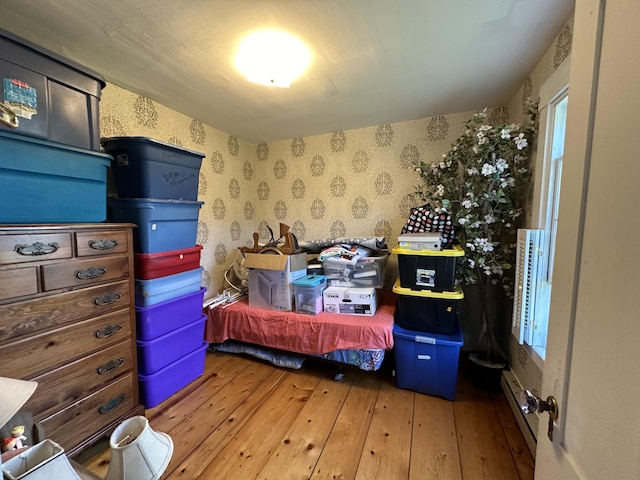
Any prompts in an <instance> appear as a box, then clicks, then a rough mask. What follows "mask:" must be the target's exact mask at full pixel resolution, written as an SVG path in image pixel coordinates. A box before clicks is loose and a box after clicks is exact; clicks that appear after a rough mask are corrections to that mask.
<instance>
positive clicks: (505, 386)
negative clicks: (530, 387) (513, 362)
mask: <svg viewBox="0 0 640 480" xmlns="http://www.w3.org/2000/svg"><path fill="white" fill-rule="evenodd" d="M500 384H501V385H502V390H503V391H504V394H505V396H506V397H507V402H508V403H509V406H510V407H511V410H513V415H514V416H515V417H516V422H517V423H518V427H520V431H521V432H522V436H523V437H524V440H525V442H527V446H528V447H529V451H530V452H531V455H533V458H534V459H535V458H536V444H537V439H536V437H537V433H538V420H539V418H538V414H537V413H534V414H532V415H525V414H524V413H522V410H520V402H519V401H518V396H519V395H520V392H521V391H522V390H523V388H522V386H521V385H520V382H519V381H518V378H517V377H516V376H515V375H514V374H513V372H511V370H504V371H503V372H502V379H501V381H500Z"/></svg>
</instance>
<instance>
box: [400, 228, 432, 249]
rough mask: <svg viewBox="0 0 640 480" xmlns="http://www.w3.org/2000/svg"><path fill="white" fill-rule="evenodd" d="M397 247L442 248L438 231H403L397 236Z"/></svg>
mask: <svg viewBox="0 0 640 480" xmlns="http://www.w3.org/2000/svg"><path fill="white" fill-rule="evenodd" d="M398 247H400V248H406V249H407V250H436V251H440V250H442V234H441V233H440V232H424V233H404V234H402V235H400V236H399V237H398Z"/></svg>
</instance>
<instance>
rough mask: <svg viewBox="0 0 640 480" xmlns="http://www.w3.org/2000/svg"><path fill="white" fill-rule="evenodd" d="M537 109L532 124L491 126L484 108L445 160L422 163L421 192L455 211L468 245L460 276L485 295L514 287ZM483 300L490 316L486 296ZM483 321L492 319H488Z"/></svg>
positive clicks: (460, 238)
mask: <svg viewBox="0 0 640 480" xmlns="http://www.w3.org/2000/svg"><path fill="white" fill-rule="evenodd" d="M536 111H537V105H535V104H534V103H530V115H529V121H528V122H527V124H526V125H517V124H510V123H504V124H496V125H490V124H488V123H487V113H486V109H485V110H484V111H482V112H478V113H476V114H475V115H474V116H473V117H472V118H471V119H469V120H468V121H467V122H466V123H465V127H466V130H465V131H464V133H463V134H462V135H461V136H460V137H459V138H458V139H457V140H456V142H455V143H454V144H453V145H452V146H451V150H450V151H449V152H448V153H446V154H444V155H443V156H442V159H441V160H440V161H437V162H434V163H432V164H426V163H425V162H420V164H419V165H416V171H417V172H418V173H419V174H420V179H421V185H419V186H418V187H417V189H416V194H417V195H418V196H419V197H420V199H421V201H423V202H425V203H429V204H430V205H431V207H432V208H433V209H434V211H436V212H441V211H444V212H446V213H449V214H450V215H451V220H452V223H453V226H454V231H455V241H456V242H457V243H459V244H460V245H461V246H462V247H463V248H464V250H465V256H464V257H463V258H462V259H461V260H460V261H458V262H457V266H458V271H457V274H456V278H457V281H458V282H461V283H463V284H478V285H479V287H480V292H481V296H485V295H486V293H484V292H486V291H487V286H488V285H490V284H494V285H495V284H502V285H503V286H504V287H505V290H506V291H507V293H508V294H510V295H511V294H512V292H513V266H514V264H515V239H516V234H517V229H518V226H519V223H520V221H521V217H522V213H523V204H524V201H525V200H526V198H527V196H528V187H529V186H530V182H531V173H532V169H531V159H530V149H531V145H532V143H533V141H534V138H535V120H536V115H535V112H536ZM482 303H483V305H482V306H481V309H482V310H483V311H482V312H481V314H482V316H483V317H486V316H487V315H486V298H483V299H482ZM483 321H484V322H486V323H487V324H489V319H488V318H485V319H484V320H483ZM482 327H483V328H486V329H489V330H492V329H491V328H490V325H482ZM489 335H490V333H489ZM481 340H486V339H481ZM493 340H495V339H493ZM489 343H491V341H489ZM487 348H488V349H491V348H494V346H492V347H487Z"/></svg>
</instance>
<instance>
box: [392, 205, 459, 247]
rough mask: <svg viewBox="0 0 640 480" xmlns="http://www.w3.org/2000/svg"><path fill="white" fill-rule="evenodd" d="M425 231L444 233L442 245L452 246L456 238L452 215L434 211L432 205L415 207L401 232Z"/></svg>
mask: <svg viewBox="0 0 640 480" xmlns="http://www.w3.org/2000/svg"><path fill="white" fill-rule="evenodd" d="M423 232H440V233H441V234H442V246H443V247H449V246H451V244H452V243H453V239H454V231H453V224H452V223H451V215H449V214H448V213H436V212H433V211H432V210H431V206H430V205H422V206H421V207H413V208H412V209H411V213H410V214H409V219H408V220H407V223H405V225H404V227H402V232H401V233H423Z"/></svg>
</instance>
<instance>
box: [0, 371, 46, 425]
mask: <svg viewBox="0 0 640 480" xmlns="http://www.w3.org/2000/svg"><path fill="white" fill-rule="evenodd" d="M37 386H38V383H37V382H33V381H30V380H17V379H15V378H7V377H0V427H3V426H4V424H5V423H7V422H8V421H9V420H11V417H13V416H14V415H15V414H16V413H18V411H19V410H20V408H21V407H22V406H23V405H24V404H25V403H26V402H27V400H29V397H30V396H31V395H33V392H35V390H36V387H37Z"/></svg>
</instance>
